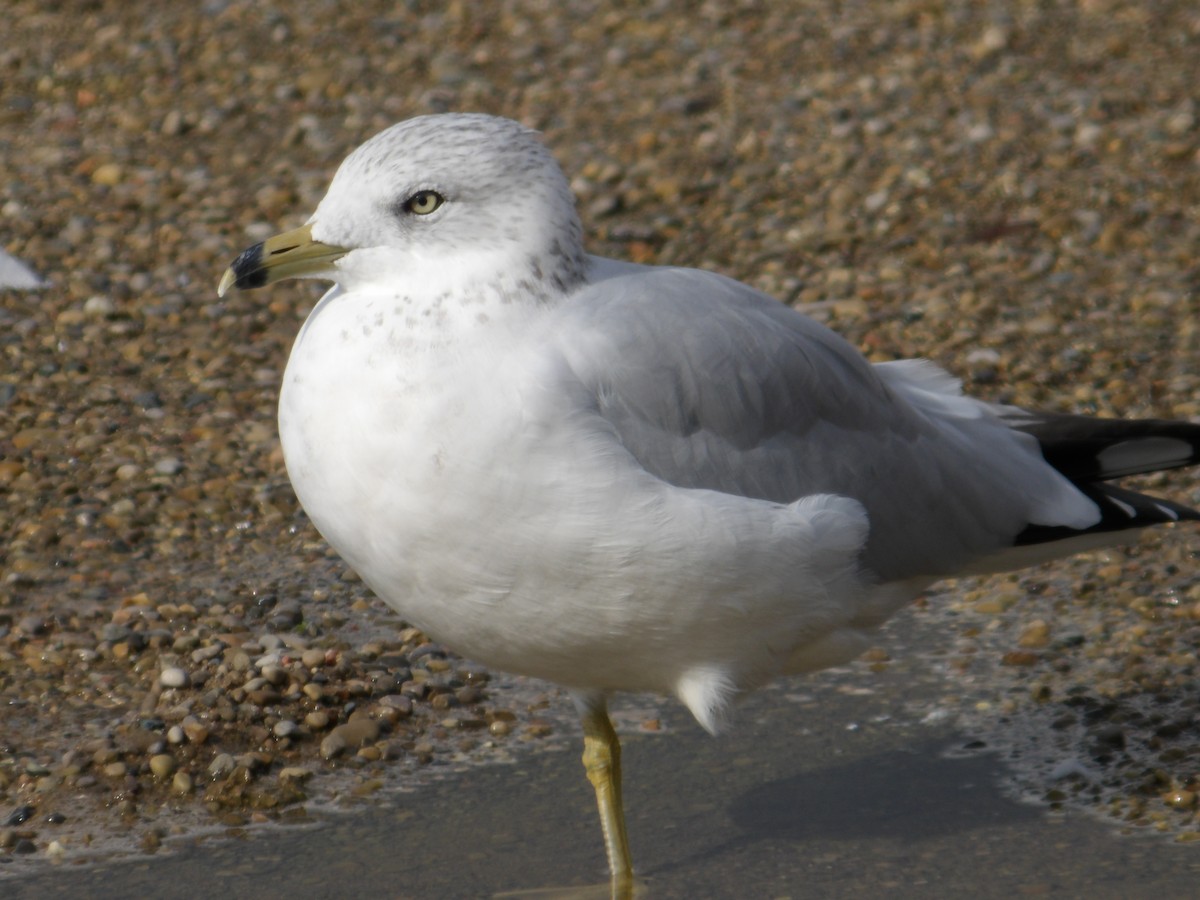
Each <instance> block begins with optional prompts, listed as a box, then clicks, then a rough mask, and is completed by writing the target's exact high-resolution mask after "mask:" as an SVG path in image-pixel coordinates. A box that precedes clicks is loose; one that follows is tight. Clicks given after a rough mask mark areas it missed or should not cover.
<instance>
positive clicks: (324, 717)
mask: <svg viewBox="0 0 1200 900" xmlns="http://www.w3.org/2000/svg"><path fill="white" fill-rule="evenodd" d="M329 723H330V717H329V713H327V712H326V711H325V710H323V709H315V710H313V711H312V712H310V713H309V714H308V715H306V716H305V717H304V724H305V725H307V726H308V727H309V728H311V729H312V730H313V731H324V730H325V729H326V728H328V727H329Z"/></svg>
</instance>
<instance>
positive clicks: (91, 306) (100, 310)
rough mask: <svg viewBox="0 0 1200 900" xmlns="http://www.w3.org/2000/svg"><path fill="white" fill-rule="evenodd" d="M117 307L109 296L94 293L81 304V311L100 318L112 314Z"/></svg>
mask: <svg viewBox="0 0 1200 900" xmlns="http://www.w3.org/2000/svg"><path fill="white" fill-rule="evenodd" d="M116 309H117V305H116V304H115V303H113V301H112V298H111V297H105V296H104V295H103V294H96V295H95V296H92V297H88V299H87V300H86V301H84V304H83V311H84V312H85V313H86V314H87V315H89V316H92V317H94V318H97V319H101V318H104V317H105V316H109V315H112V314H113V313H114V312H115V311H116Z"/></svg>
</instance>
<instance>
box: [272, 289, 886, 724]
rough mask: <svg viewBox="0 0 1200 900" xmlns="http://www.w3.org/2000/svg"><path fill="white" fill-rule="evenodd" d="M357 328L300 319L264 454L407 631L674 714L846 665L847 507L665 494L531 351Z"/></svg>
mask: <svg viewBox="0 0 1200 900" xmlns="http://www.w3.org/2000/svg"><path fill="white" fill-rule="evenodd" d="M375 322H377V317H376V316H374V314H373V313H369V312H368V311H364V310H357V311H356V310H353V309H340V308H339V307H338V306H337V305H336V304H331V305H329V306H328V307H327V308H325V309H322V310H321V311H320V314H319V315H316V316H315V317H314V318H312V319H310V321H309V323H308V324H307V325H306V327H305V329H304V331H303V332H302V334H301V337H300V338H299V340H298V341H297V345H296V347H295V348H294V350H293V353H292V357H291V359H290V360H289V363H288V367H287V372H286V374H285V376H284V383H283V387H282V391H281V396H280V434H281V438H282V442H283V448H284V454H285V458H286V460H287V466H288V473H289V475H290V477H291V479H292V483H293V486H294V487H295V490H296V493H297V495H298V497H299V498H300V502H301V503H302V504H303V506H304V508H305V510H306V511H307V512H308V514H309V516H310V517H311V518H312V520H313V522H314V524H315V525H316V526H317V528H318V529H319V530H320V531H321V533H322V534H323V535H324V536H325V538H326V539H327V540H328V541H329V542H330V544H331V545H332V546H333V547H334V548H335V549H336V550H337V551H338V552H339V553H340V554H341V555H342V556H343V557H344V558H345V559H346V561H347V562H348V563H349V564H350V565H351V566H352V567H353V568H354V569H355V570H356V571H357V572H358V573H359V574H360V575H361V576H362V577H363V579H364V580H365V581H366V582H367V584H369V585H370V586H371V587H372V589H373V590H374V591H375V592H376V593H377V594H379V596H380V597H381V598H382V599H383V600H384V601H385V602H386V603H388V604H389V605H390V606H392V607H393V608H395V609H396V610H397V611H398V612H399V613H400V614H401V615H403V616H404V617H405V618H406V619H407V620H408V621H411V622H412V623H413V624H415V625H417V626H419V627H421V628H422V629H423V630H425V631H426V632H427V633H429V634H430V635H431V636H433V637H435V638H436V639H437V640H439V641H442V642H444V643H445V644H447V645H448V646H450V647H452V648H453V649H455V650H457V651H459V652H461V653H463V654H465V655H467V656H470V657H472V658H474V659H478V660H479V661H481V662H484V663H487V664H489V665H492V666H495V667H497V668H501V669H506V670H508V671H513V672H517V673H522V674H529V675H534V676H538V677H544V678H547V679H550V680H553V681H557V682H558V683H560V684H564V685H567V686H572V687H580V688H592V689H637V690H658V691H668V692H675V693H678V694H680V695H681V696H684V698H685V702H688V704H689V706H693V711H695V703H694V702H693V700H692V699H688V697H689V691H690V692H691V693H692V694H696V695H697V696H699V695H700V694H703V695H704V696H705V697H707V696H708V695H709V694H711V693H712V692H714V691H716V692H720V691H726V690H731V689H735V688H742V687H747V688H748V687H752V686H755V685H756V684H757V683H759V682H761V681H763V680H765V679H766V678H769V677H771V676H772V675H774V674H777V673H778V672H779V671H781V670H783V669H787V668H802V667H804V666H805V665H806V663H807V662H808V661H809V660H806V657H805V653H804V648H805V647H806V646H811V647H812V648H813V649H814V652H815V654H816V655H814V656H812V657H811V662H813V663H817V662H820V663H822V664H823V663H824V662H825V656H826V655H827V654H829V653H830V652H831V648H834V649H836V647H837V646H840V645H841V644H842V643H846V646H851V645H856V644H857V640H856V639H855V634H856V633H857V631H858V624H857V623H856V620H857V619H859V618H860V616H859V614H860V613H867V607H868V606H869V603H868V602H867V601H866V600H865V599H864V597H863V593H864V592H863V590H862V585H861V583H860V582H859V579H858V575H857V570H856V568H855V567H854V564H853V563H854V560H855V559H856V558H857V554H858V552H859V550H860V548H861V544H862V541H863V540H865V534H866V523H865V515H864V514H863V513H862V510H861V507H860V506H858V504H857V503H854V502H853V501H849V500H844V499H841V498H831V497H821V498H813V499H812V500H811V502H808V503H807V504H801V505H796V504H793V505H792V506H779V505H777V504H771V503H765V502H762V501H757V500H750V499H747V498H741V497H733V496H729V495H724V494H718V493H714V492H710V491H698V490H684V489H680V488H675V487H672V486H670V485H667V484H665V483H663V482H660V481H659V480H657V479H655V478H653V477H652V476H650V475H648V474H647V473H646V472H644V471H643V470H642V469H641V467H640V466H638V465H637V464H636V462H635V461H634V460H632V458H631V457H629V455H628V454H627V453H626V451H625V450H624V448H623V447H621V446H620V444H619V443H618V442H617V441H616V440H615V439H614V438H613V437H612V436H611V434H610V433H609V430H608V429H606V428H605V427H603V425H604V423H602V422H597V421H596V420H597V419H598V416H597V415H595V414H593V413H592V412H591V410H590V408H589V407H588V404H587V403H584V402H580V398H579V397H572V396H570V381H571V380H570V378H569V377H566V378H564V377H561V376H562V375H563V373H562V372H550V371H548V370H547V369H546V367H547V366H550V367H553V366H555V365H561V363H560V362H556V361H555V360H554V359H552V358H547V357H539V354H537V353H536V352H529V349H528V347H526V349H525V352H520V351H519V348H517V342H519V341H522V340H526V341H529V340H534V339H536V338H533V337H530V333H531V331H532V329H530V328H523V329H520V333H519V334H518V333H517V332H516V331H514V332H513V333H512V334H510V335H509V336H508V340H507V341H499V340H489V343H487V344H486V345H485V344H483V343H479V344H475V345H471V344H469V342H468V343H465V344H460V345H459V346H458V347H457V349H456V350H455V351H453V352H451V351H448V350H445V349H442V350H434V349H431V348H430V347H429V346H428V345H423V346H422V345H419V344H418V343H417V341H416V340H414V339H413V336H412V335H407V336H406V337H404V338H401V339H399V340H400V341H403V342H406V346H403V347H397V346H396V344H397V341H398V339H397V337H396V335H395V333H393V332H389V331H388V329H387V328H386V327H382V326H376V327H371V326H372V323H375ZM489 333H490V334H492V335H494V334H495V333H496V329H490V331H489ZM513 348H517V349H516V352H508V351H509V350H510V349H513ZM518 359H519V360H521V362H520V363H517V362H514V360H518ZM499 369H503V377H497V376H496V373H497V371H498V370H499ZM564 385H566V386H565V387H564ZM839 634H841V635H842V636H843V638H845V640H843V638H839V637H838V635H839ZM689 685H691V687H689ZM696 685H699V687H696ZM693 699H694V698H693ZM695 702H696V703H701V704H705V703H708V700H707V699H704V700H701V701H695ZM702 721H703V718H702Z"/></svg>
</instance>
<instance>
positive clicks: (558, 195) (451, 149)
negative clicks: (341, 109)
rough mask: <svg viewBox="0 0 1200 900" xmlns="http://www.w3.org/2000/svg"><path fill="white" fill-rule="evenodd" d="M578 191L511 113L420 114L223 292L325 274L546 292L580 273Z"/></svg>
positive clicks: (352, 165)
mask: <svg viewBox="0 0 1200 900" xmlns="http://www.w3.org/2000/svg"><path fill="white" fill-rule="evenodd" d="M585 266H586V256H585V255H584V252H583V245H582V229H581V228H580V225H579V219H578V217H577V216H576V214H575V203H574V198H573V197H572V195H571V190H570V187H569V185H568V184H567V181H566V178H565V177H564V176H563V174H562V170H561V169H560V168H559V167H558V164H557V163H556V162H555V161H554V159H553V157H551V155H550V153H549V151H547V150H546V148H545V146H544V145H543V144H542V143H541V141H540V140H539V139H538V138H537V136H536V134H535V133H534V132H533V131H531V130H529V129H527V128H525V127H524V126H522V125H520V124H518V123H517V122H513V121H511V120H509V119H502V118H497V117H495V116H486V115H477V114H448V115H433V116H421V117H419V118H415V119H410V120H408V121H405V122H401V123H400V124H398V125H393V126H392V127H391V128H388V129H387V130H386V131H382V132H380V133H379V134H377V135H375V137H373V138H371V139H370V140H369V141H367V142H366V143H365V144H363V145H362V146H361V147H359V148H358V149H357V150H355V151H354V152H353V153H351V154H350V155H349V156H348V157H346V159H345V161H344V162H343V163H342V165H341V166H340V167H339V168H338V171H337V174H336V175H334V178H333V182H332V183H331V184H330V185H329V191H328V192H327V193H326V194H325V197H324V199H323V200H321V202H320V204H319V205H318V206H317V210H316V212H315V213H313V215H312V218H310V219H309V220H308V222H307V224H305V225H304V226H302V227H301V228H297V229H295V230H293V231H289V232H286V233H285V234H281V235H277V236H275V237H273V238H269V239H268V240H266V241H263V242H262V243H261V244H255V245H254V246H253V247H250V248H249V249H247V250H246V251H245V252H243V253H242V254H241V256H239V257H238V258H237V259H236V260H235V261H234V263H233V265H231V266H230V267H229V268H228V269H227V270H226V272H225V275H224V277H223V278H222V279H221V285H220V287H219V288H218V293H219V294H222V295H223V294H224V293H225V291H226V290H228V289H229V288H230V287H231V286H236V287H239V288H243V289H248V288H255V287H260V286H262V285H265V284H270V283H272V282H275V281H280V280H282V279H285V278H320V279H327V280H330V281H336V282H338V283H339V284H341V285H342V286H343V287H344V288H346V289H354V288H356V287H361V286H366V285H370V284H372V283H381V284H384V283H386V284H408V285H410V286H411V287H412V289H414V290H419V289H420V287H421V286H422V285H433V284H439V285H445V284H446V283H447V282H450V283H452V284H454V285H455V286H459V287H463V288H467V289H469V288H470V287H471V286H476V287H478V288H479V289H481V290H493V291H500V292H503V293H510V292H521V293H522V294H526V295H532V296H535V297H536V296H540V297H551V296H554V295H555V294H559V293H563V292H565V291H567V290H569V289H571V288H572V287H574V286H575V285H577V284H578V283H579V282H580V281H582V280H583V274H584V268H585Z"/></svg>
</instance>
